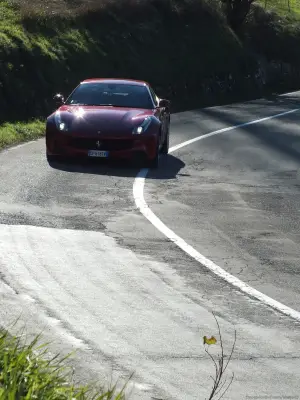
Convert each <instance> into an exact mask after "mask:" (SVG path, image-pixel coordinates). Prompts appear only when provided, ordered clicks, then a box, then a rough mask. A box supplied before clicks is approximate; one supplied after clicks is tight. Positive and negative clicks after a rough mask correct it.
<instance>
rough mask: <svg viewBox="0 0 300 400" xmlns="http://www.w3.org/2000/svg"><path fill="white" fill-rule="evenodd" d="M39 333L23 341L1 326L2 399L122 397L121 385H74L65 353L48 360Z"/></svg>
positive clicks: (109, 399) (94, 399) (118, 399)
mask: <svg viewBox="0 0 300 400" xmlns="http://www.w3.org/2000/svg"><path fill="white" fill-rule="evenodd" d="M38 340H39V336H37V337H36V338H35V339H34V340H33V341H32V342H31V343H30V344H28V345H23V344H22V343H21V340H20V338H17V337H12V336H10V335H9V334H8V332H7V331H5V330H0V399H1V400H16V399H18V400H34V399H37V400H124V399H125V394H124V389H125V388H123V389H121V390H120V391H119V392H118V391H117V390H116V387H112V388H110V389H109V390H106V391H105V390H104V389H101V388H99V389H95V386H93V388H91V386H90V385H86V386H77V385H75V384H74V383H73V382H72V376H71V374H70V372H69V371H68V368H67V366H66V363H65V361H66V359H67V358H68V357H69V355H68V356H67V357H64V358H62V359H59V358H58V356H55V357H53V358H52V359H50V360H47V347H46V345H38Z"/></svg>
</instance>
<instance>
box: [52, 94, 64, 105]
mask: <svg viewBox="0 0 300 400" xmlns="http://www.w3.org/2000/svg"><path fill="white" fill-rule="evenodd" d="M53 100H54V102H55V105H56V106H57V107H60V106H62V105H63V104H64V102H65V98H64V96H63V95H62V94H60V93H57V94H56V95H55V96H54V97H53Z"/></svg>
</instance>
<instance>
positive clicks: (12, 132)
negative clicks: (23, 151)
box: [0, 120, 45, 150]
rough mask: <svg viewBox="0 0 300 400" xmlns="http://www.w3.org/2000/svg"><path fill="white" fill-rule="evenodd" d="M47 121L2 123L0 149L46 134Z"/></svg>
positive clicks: (0, 127) (0, 126)
mask: <svg viewBox="0 0 300 400" xmlns="http://www.w3.org/2000/svg"><path fill="white" fill-rule="evenodd" d="M44 133H45V122H44V121H42V120H33V121H30V122H15V123H13V122H6V123H4V124H2V125H0V150H2V149H5V148H6V147H9V146H13V145H16V144H18V143H22V142H28V141H30V140H35V139H38V138H39V137H42V136H44Z"/></svg>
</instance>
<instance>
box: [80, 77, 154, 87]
mask: <svg viewBox="0 0 300 400" xmlns="http://www.w3.org/2000/svg"><path fill="white" fill-rule="evenodd" d="M91 82H105V83H119V84H122V85H126V84H130V85H136V86H149V83H148V82H145V81H139V80H136V79H121V78H89V79H85V80H84V81H82V82H81V83H91Z"/></svg>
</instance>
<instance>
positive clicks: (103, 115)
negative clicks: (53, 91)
mask: <svg viewBox="0 0 300 400" xmlns="http://www.w3.org/2000/svg"><path fill="white" fill-rule="evenodd" d="M58 111H59V112H60V115H61V118H62V120H63V121H66V122H67V123H68V124H69V126H70V128H71V130H72V131H84V132H91V131H93V132H95V131H97V133H99V132H101V133H111V132H119V133H122V132H128V131H129V130H132V128H133V127H135V126H137V125H139V124H140V123H141V122H142V121H143V120H144V119H145V118H146V117H147V116H150V115H154V112H153V110H144V109H132V108H123V107H119V108H117V107H93V106H66V105H64V106H62V107H60V108H59V110H58Z"/></svg>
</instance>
